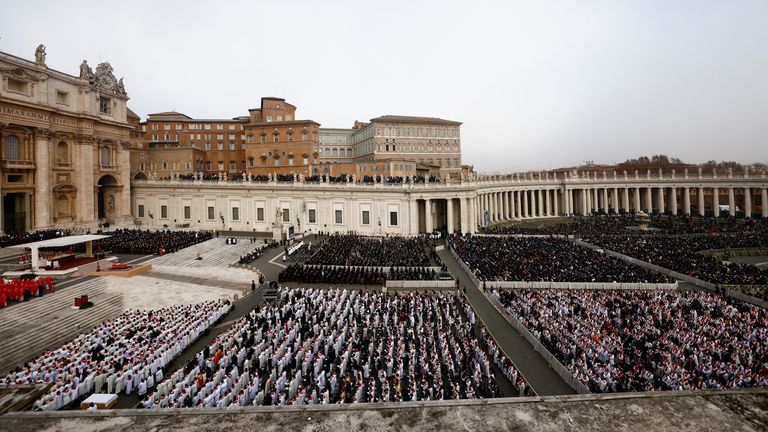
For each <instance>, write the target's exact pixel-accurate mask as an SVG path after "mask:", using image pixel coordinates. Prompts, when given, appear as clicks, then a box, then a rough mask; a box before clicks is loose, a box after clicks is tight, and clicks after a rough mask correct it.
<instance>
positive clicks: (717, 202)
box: [712, 188, 720, 217]
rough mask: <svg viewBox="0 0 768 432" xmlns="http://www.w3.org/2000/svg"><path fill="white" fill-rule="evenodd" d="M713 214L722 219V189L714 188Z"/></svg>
mask: <svg viewBox="0 0 768 432" xmlns="http://www.w3.org/2000/svg"><path fill="white" fill-rule="evenodd" d="M712 214H714V215H715V217H720V189H718V188H712Z"/></svg>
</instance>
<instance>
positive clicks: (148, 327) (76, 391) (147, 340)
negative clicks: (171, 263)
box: [0, 300, 232, 411]
mask: <svg viewBox="0 0 768 432" xmlns="http://www.w3.org/2000/svg"><path fill="white" fill-rule="evenodd" d="M231 307H232V306H231V304H230V302H229V301H228V300H226V301H221V300H217V301H211V302H206V303H201V304H196V305H184V306H181V305H180V306H172V307H168V308H162V309H158V310H141V311H140V310H132V311H128V312H125V313H123V314H122V315H120V316H119V317H117V318H115V319H113V320H109V321H105V322H103V323H102V324H101V325H99V326H97V327H96V328H94V329H93V330H91V331H90V332H88V333H84V334H81V335H78V336H77V337H75V339H74V340H73V341H71V342H69V343H67V344H65V345H64V346H62V347H60V348H57V349H54V350H51V351H46V352H45V353H43V354H42V355H40V356H39V357H37V358H35V359H34V360H31V361H29V362H26V363H25V364H24V365H23V366H21V367H17V368H15V369H13V370H11V371H10V372H9V373H8V375H6V376H5V377H4V378H2V379H0V384H6V385H11V384H41V383H46V384H52V385H53V387H52V388H51V389H50V390H48V393H46V394H45V395H44V396H43V397H41V398H40V399H39V400H37V401H36V402H35V404H34V407H35V409H38V410H44V411H47V410H58V409H61V408H64V407H66V406H67V405H69V404H70V403H73V402H75V401H77V400H78V399H81V398H83V397H86V396H88V395H90V394H91V393H105V392H106V393H126V394H131V393H132V392H133V391H134V390H135V391H141V389H142V387H143V388H147V387H150V388H151V387H152V386H154V385H155V383H158V382H160V381H162V379H163V368H165V366H166V365H167V364H168V363H170V362H171V360H173V358H175V357H176V356H177V355H179V353H181V352H182V351H183V350H184V349H185V348H186V347H187V346H189V345H190V344H191V343H193V342H194V341H195V340H197V338H198V337H199V336H200V335H201V334H202V333H203V332H204V331H206V330H207V329H208V328H209V327H210V326H211V325H213V324H214V323H216V322H217V321H219V320H220V319H221V318H222V317H223V316H224V315H225V314H226V313H227V312H228V311H229V310H230V309H231Z"/></svg>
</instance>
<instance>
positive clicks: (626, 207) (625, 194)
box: [621, 186, 629, 213]
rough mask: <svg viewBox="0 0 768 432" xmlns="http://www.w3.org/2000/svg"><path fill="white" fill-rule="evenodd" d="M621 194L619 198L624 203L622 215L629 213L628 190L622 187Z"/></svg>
mask: <svg viewBox="0 0 768 432" xmlns="http://www.w3.org/2000/svg"><path fill="white" fill-rule="evenodd" d="M621 193H622V196H621V198H622V200H623V201H624V213H629V188H628V187H626V186H625V187H623V188H622V189H621Z"/></svg>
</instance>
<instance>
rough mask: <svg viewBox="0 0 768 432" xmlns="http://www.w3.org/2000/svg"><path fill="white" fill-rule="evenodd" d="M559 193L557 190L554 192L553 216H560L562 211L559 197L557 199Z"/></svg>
mask: <svg viewBox="0 0 768 432" xmlns="http://www.w3.org/2000/svg"><path fill="white" fill-rule="evenodd" d="M557 192H558V189H555V190H553V191H552V198H553V199H552V202H553V204H554V206H553V208H552V210H554V212H553V214H552V216H560V210H559V209H558V204H559V203H558V201H559V200H558V197H557Z"/></svg>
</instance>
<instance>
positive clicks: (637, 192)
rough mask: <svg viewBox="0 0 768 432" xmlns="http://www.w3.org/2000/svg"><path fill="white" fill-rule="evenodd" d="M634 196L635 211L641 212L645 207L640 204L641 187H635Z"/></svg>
mask: <svg viewBox="0 0 768 432" xmlns="http://www.w3.org/2000/svg"><path fill="white" fill-rule="evenodd" d="M633 196H634V198H635V203H634V206H635V207H634V209H635V212H639V211H640V210H642V209H643V205H642V204H640V188H639V187H636V188H635V190H634V193H633Z"/></svg>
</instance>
